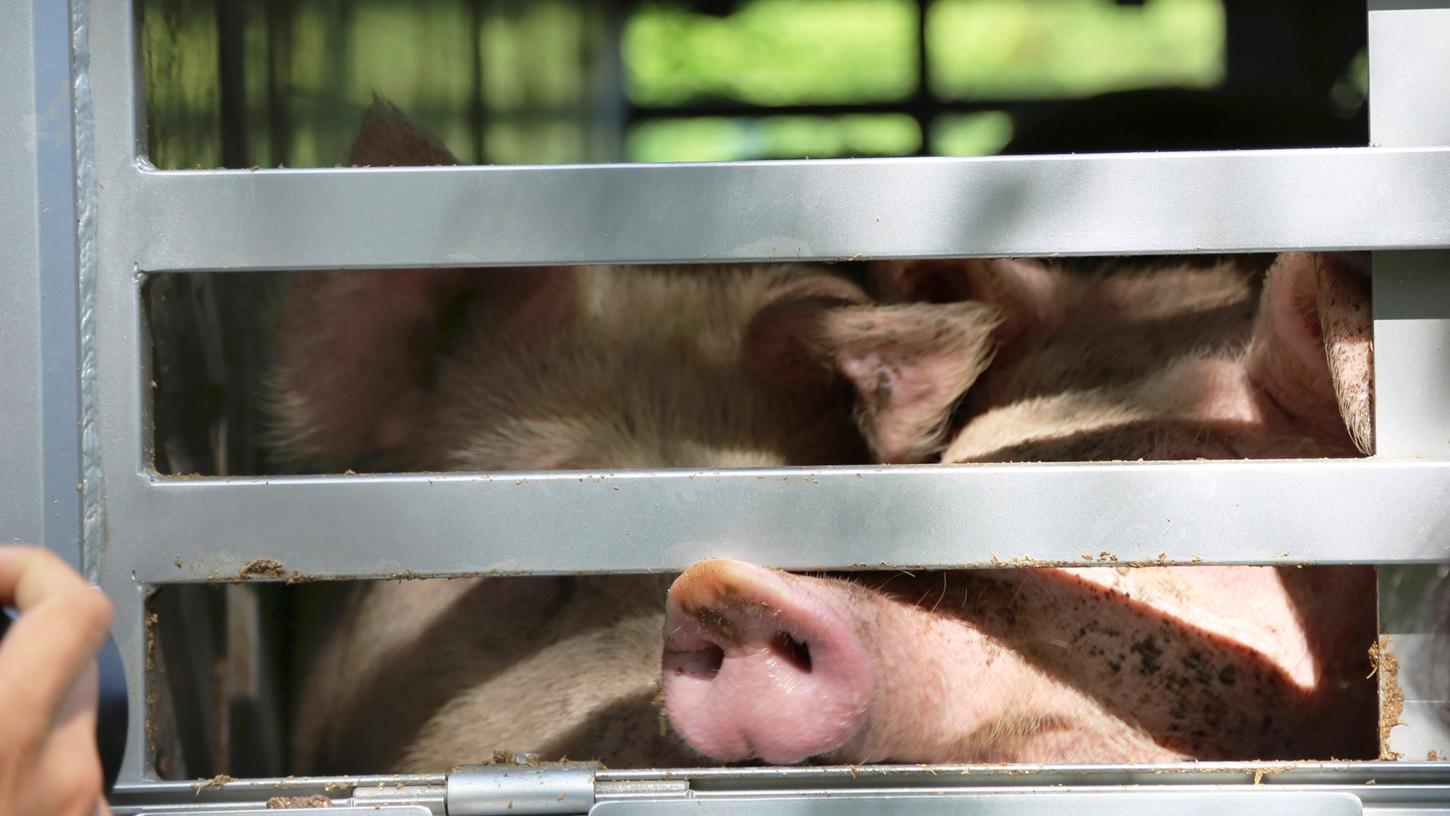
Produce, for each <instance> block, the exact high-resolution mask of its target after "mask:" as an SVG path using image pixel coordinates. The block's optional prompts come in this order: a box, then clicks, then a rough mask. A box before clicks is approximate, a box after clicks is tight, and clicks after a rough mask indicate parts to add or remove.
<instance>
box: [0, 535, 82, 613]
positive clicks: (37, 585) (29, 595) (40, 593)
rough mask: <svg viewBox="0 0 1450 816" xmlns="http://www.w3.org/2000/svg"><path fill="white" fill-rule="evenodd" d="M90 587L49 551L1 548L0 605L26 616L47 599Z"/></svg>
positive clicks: (34, 548)
mask: <svg viewBox="0 0 1450 816" xmlns="http://www.w3.org/2000/svg"><path fill="white" fill-rule="evenodd" d="M89 586H90V584H88V583H86V580H85V579H84V578H82V577H81V576H80V575H78V574H77V573H76V572H75V570H72V569H71V568H70V565H69V564H67V563H66V562H65V561H62V560H61V558H60V556H58V555H56V554H55V553H53V552H51V551H50V550H47V549H44V548H42V547H31V546H12V545H7V546H0V604H5V605H14V606H16V607H18V608H19V609H20V611H21V612H24V611H26V610H27V609H29V608H31V607H32V606H34V605H36V604H37V603H40V602H41V601H42V600H43V599H45V598H48V597H51V596H53V595H57V594H60V593H62V592H65V591H67V590H74V589H84V588H86V587H89Z"/></svg>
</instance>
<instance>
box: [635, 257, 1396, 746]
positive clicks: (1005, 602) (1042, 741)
mask: <svg viewBox="0 0 1450 816" xmlns="http://www.w3.org/2000/svg"><path fill="white" fill-rule="evenodd" d="M878 277H879V279H880V288H881V290H882V291H883V292H884V293H885V295H886V296H887V297H889V298H895V299H923V300H929V301H938V302H943V303H950V302H953V301H956V300H962V299H970V300H971V301H973V302H977V303H980V304H986V305H990V306H991V307H993V309H994V313H993V319H994V322H995V329H994V332H993V335H992V337H991V339H990V341H989V342H990V345H991V347H992V350H991V351H990V352H989V353H990V354H991V356H992V359H991V362H990V364H989V365H988V366H986V367H985V368H984V369H983V374H982V375H981V377H980V378H979V379H978V380H976V381H975V382H974V383H972V384H971V385H970V387H969V388H968V389H967V391H966V392H965V393H963V394H961V395H956V396H957V397H958V398H959V399H960V402H959V404H958V405H957V407H956V409H955V411H956V414H957V416H958V417H959V426H958V430H957V431H956V433H955V436H954V438H953V439H952V440H951V442H950V443H949V444H948V445H947V446H946V448H945V450H944V451H942V452H941V454H940V460H941V461H942V462H945V463H970V462H1008V461H1050V462H1060V461H1098V460H1113V459H1191V458H1266V457H1344V456H1354V455H1359V454H1361V453H1367V452H1369V451H1370V450H1371V449H1372V446H1373V426H1372V422H1371V416H1372V402H1373V392H1372V370H1371V366H1372V354H1371V352H1372V347H1371V339H1372V338H1371V323H1370V314H1369V309H1368V304H1369V296H1368V289H1367V280H1366V279H1365V277H1364V276H1363V275H1362V274H1360V273H1358V272H1357V271H1356V270H1355V268H1354V259H1350V260H1348V261H1347V260H1346V259H1345V258H1343V257H1338V256H1333V255H1310V254H1304V253H1289V254H1285V255H1283V256H1281V257H1279V258H1278V259H1277V260H1276V261H1275V262H1274V265H1273V267H1272V268H1271V269H1269V271H1268V274H1267V277H1266V278H1265V279H1264V280H1263V283H1262V286H1260V285H1259V282H1258V280H1257V278H1256V277H1255V276H1252V275H1249V274H1246V273H1245V271H1244V270H1243V269H1241V268H1240V267H1239V266H1236V265H1233V264H1217V265H1211V266H1208V267H1206V268H1205V267H1199V268H1187V267H1185V268H1179V269H1171V268H1170V269H1157V270H1152V272H1151V274H1150V273H1146V272H1134V271H1131V270H1124V269H1121V268H1117V269H1112V270H1110V271H1107V272H1101V271H1100V272H1098V273H1096V274H1082V273H1074V272H1071V271H1068V270H1065V269H1061V268H1053V267H1050V266H1045V265H1041V264H1034V263H1030V262H1022V261H1016V260H1000V261H989V262H982V261H968V262H960V263H937V262H933V263H916V264H911V263H905V264H902V263H897V264H885V265H882V267H881V269H880V270H879V273H878ZM934 365H936V360H934V359H933V357H932V356H930V355H929V356H928V357H926V358H922V359H917V360H913V361H911V362H910V363H909V364H908V365H906V366H902V367H899V368H894V369H892V370H890V371H889V372H886V373H885V374H884V375H880V376H884V377H885V379H883V380H882V381H881V387H880V388H879V389H878V391H877V392H876V393H875V394H874V395H868V400H867V410H878V409H882V408H883V407H891V408H893V409H895V410H901V409H902V406H900V405H892V403H893V402H894V401H898V400H903V399H905V400H912V399H917V398H918V397H917V396H916V392H915V391H914V389H913V385H914V383H915V381H916V380H917V379H918V378H923V377H930V376H931V372H932V370H933V366H934ZM870 397H874V398H875V400H874V401H873V400H872V399H871V398H870ZM918 410H926V407H925V406H921V407H919V408H918ZM863 427H866V428H867V429H868V430H869V426H863ZM873 441H874V443H875V444H874V446H873V447H874V449H875V450H876V451H877V452H878V453H884V454H885V455H887V456H895V457H897V460H898V461H915V460H919V459H920V452H921V451H924V450H927V449H929V448H930V446H931V445H930V442H929V441H928V440H915V439H912V438H910V436H909V435H908V436H906V437H892V438H887V439H881V438H878V439H875V440H873ZM1375 621H1376V606H1375V573H1374V570H1373V568H1359V567H1327V568H1313V569H1299V568H1295V567H1283V568H1267V567H1266V568H1257V567H1145V568H1139V569H1134V570H1126V569H1125V570H1118V569H1113V568H1101V567H1097V568H1056V569H1052V568H1043V569H1033V570H1001V571H984V572H957V573H933V574H917V575H914V576H907V575H905V574H895V575H863V574H855V575H848V576H821V577H809V576H797V575H786V574H782V573H776V572H773V571H771V570H765V569H761V568H759V567H754V566H751V565H748V564H742V563H738V562H732V561H712V562H706V563H703V564H698V565H696V566H694V567H692V568H691V569H690V570H688V571H687V572H686V573H685V574H683V575H682V576H681V577H680V578H678V579H677V580H676V581H675V582H674V584H673V586H672V587H671V590H670V597H669V606H668V613H667V623H666V632H667V636H666V647H665V663H664V674H663V690H664V701H665V708H666V711H667V712H668V716H669V718H670V721H671V723H672V724H673V726H674V728H675V729H676V730H677V731H678V732H679V733H680V734H681V735H682V737H683V738H684V739H685V741H686V742H687V743H688V744H689V745H690V746H691V747H692V748H694V749H695V750H697V751H699V752H701V753H703V754H705V755H706V756H709V757H712V758H715V759H718V760H724V761H738V760H745V759H752V758H755V759H762V760H764V761H767V762H771V763H794V762H799V761H802V760H806V759H815V760H818V761H834V762H848V763H866V762H879V761H896V762H943V761H958V762H965V761H978V762H983V761H993V762H996V761H1017V762H1102V761H1125V762H1126V761H1131V762H1149V761H1170V760H1181V759H1188V758H1195V759H1224V760H1228V759H1238V760H1242V759H1307V758H1319V759H1323V758H1328V757H1331V756H1334V757H1340V758H1368V757H1373V756H1374V755H1375V751H1376V746H1375V736H1374V726H1375V705H1376V697H1375V691H1374V685H1373V681H1372V680H1369V679H1367V678H1369V677H1370V676H1371V675H1372V670H1371V667H1370V665H1369V662H1368V649H1369V647H1370V645H1371V643H1372V642H1373V641H1374V638H1375V631H1376V630H1375Z"/></svg>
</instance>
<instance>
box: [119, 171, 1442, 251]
mask: <svg viewBox="0 0 1450 816" xmlns="http://www.w3.org/2000/svg"><path fill="white" fill-rule="evenodd" d="M115 182H116V183H117V185H118V187H117V188H116V189H115V190H114V193H115V199H114V200H115V201H116V202H117V205H118V206H117V207H116V208H115V209H114V210H113V212H112V219H111V220H110V224H111V227H112V229H113V231H114V233H115V234H116V235H118V237H119V236H121V235H125V236H129V238H128V239H127V240H124V241H119V242H118V243H119V246H117V247H116V249H117V251H119V252H123V253H124V255H123V258H122V260H123V261H124V262H125V263H124V264H123V266H124V268H126V269H127V270H128V271H127V272H125V273H124V274H126V275H127V276H128V277H129V275H130V272H129V269H130V268H132V267H133V265H134V266H136V267H139V268H140V269H142V270H145V271H151V272H155V271H167V270H218V269H225V270H242V269H308V268H338V267H411V266H421V265H454V266H461V265H486V264H548V263H616V262H617V263H623V262H631V261H637V262H680V261H770V260H776V261H779V260H791V259H817V260H830V259H840V258H851V257H909V256H919V257H952V256H994V255H1009V256H1010V255H1052V254H1058V255H1094V254H1113V253H1152V252H1181V251H1189V252H1237V251H1261V250H1272V249H1284V248H1314V249H1422V248H1434V247H1450V149H1445V148H1441V149H1424V150H1377V149H1371V148H1358V149H1356V148H1344V149H1333V150H1318V151H1315V150H1285V151H1242V152H1235V153H1156V154H1119V155H1098V156H1068V157H1051V158H1021V157H991V158H978V159H932V158H919V159H880V160H853V161H783V162H758V163H744V164H726V165H672V166H659V165H609V166H564V167H458V168H409V169H401V168H396V169H389V168H379V169H369V170H351V169H348V170H338V169H324V170H293V171H267V170H262V171H211V172H197V171H183V172H166V173H161V172H152V171H142V170H137V169H136V168H134V167H125V168H122V169H120V171H119V172H118V173H117V174H116V176H115ZM545 213H547V216H546V217H545V216H543V215H542V214H545Z"/></svg>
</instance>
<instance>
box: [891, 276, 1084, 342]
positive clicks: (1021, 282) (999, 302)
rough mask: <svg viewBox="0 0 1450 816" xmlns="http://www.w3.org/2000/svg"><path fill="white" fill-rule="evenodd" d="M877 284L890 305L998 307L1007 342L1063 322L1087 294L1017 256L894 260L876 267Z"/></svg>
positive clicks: (1001, 336) (999, 336) (1000, 332)
mask: <svg viewBox="0 0 1450 816" xmlns="http://www.w3.org/2000/svg"><path fill="white" fill-rule="evenodd" d="M872 282H873V284H874V286H875V288H876V290H877V293H878V296H879V297H880V298H881V299H882V300H883V301H886V302H888V303H908V302H921V301H924V302H927V303H950V302H953V301H963V300H974V301H977V302H979V303H987V304H990V305H992V306H995V307H997V310H998V312H999V313H1000V315H1001V323H1000V326H999V329H998V333H997V339H998V341H999V342H1002V343H1006V342H1010V341H1011V340H1013V339H1015V338H1017V337H1020V336H1022V335H1023V334H1026V333H1027V332H1030V331H1045V330H1049V329H1051V328H1052V327H1054V326H1056V325H1057V324H1059V323H1061V321H1062V319H1063V318H1064V317H1065V316H1066V315H1067V312H1068V310H1069V309H1071V308H1072V306H1073V304H1074V303H1075V302H1076V301H1077V299H1078V295H1079V292H1080V290H1081V286H1080V284H1079V282H1078V281H1077V279H1075V278H1074V277H1072V276H1071V275H1069V274H1067V273H1065V272H1063V271H1061V270H1057V269H1052V268H1050V267H1047V266H1044V265H1042V264H1040V263H1036V262H1033V261H1027V260H1018V259H1015V258H995V259H985V260H984V259H966V260H957V261H888V262H883V263H879V264H876V265H875V266H873V268H872Z"/></svg>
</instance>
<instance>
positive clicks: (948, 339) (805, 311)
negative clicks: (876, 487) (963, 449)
mask: <svg viewBox="0 0 1450 816" xmlns="http://www.w3.org/2000/svg"><path fill="white" fill-rule="evenodd" d="M864 299H865V298H864V295H861V294H860V293H859V292H857V293H856V295H855V296H851V295H849V294H848V293H844V292H836V293H814V294H811V295H809V296H805V297H795V298H783V299H781V300H778V301H777V302H775V303H773V304H771V305H770V306H768V307H767V308H765V309H763V310H762V311H761V313H760V314H759V315H758V316H757V317H756V319H755V320H754V321H753V322H752V324H751V326H750V329H749V331H748V332H747V335H746V342H745V349H746V354H747V357H748V358H749V359H751V360H752V361H753V362H754V364H755V365H756V366H757V367H758V369H759V370H761V371H762V372H763V373H764V374H765V375H766V376H767V377H768V378H769V379H771V380H774V381H775V382H778V383H781V384H784V385H787V386H789V387H791V388H795V389H801V388H807V389H810V390H814V391H822V390H825V389H827V388H829V387H830V386H831V385H832V384H837V383H840V382H841V381H842V380H844V381H845V382H847V383H849V384H850V385H851V386H852V387H853V388H854V390H855V392H856V394H857V398H858V409H857V412H856V417H857V423H858V425H859V426H860V428H861V431H862V433H863V434H864V436H865V437H866V441H867V442H868V444H869V445H870V446H871V450H872V453H873V455H874V456H875V457H876V459H877V460H878V461H881V462H888V463H907V462H921V461H925V460H926V459H927V458H929V457H930V456H931V455H932V454H933V453H935V452H937V451H939V450H941V448H942V447H943V446H944V444H945V441H946V440H945V439H944V437H945V434H946V431H947V425H948V423H949V421H950V419H951V414H952V409H953V407H954V406H955V405H956V404H957V402H958V401H959V400H960V399H961V397H962V396H963V395H964V394H965V393H966V391H967V389H969V388H970V387H971V386H972V383H974V382H975V381H976V379H977V377H978V376H980V375H981V373H982V371H983V370H985V369H986V367H987V364H988V363H989V362H990V360H991V357H992V354H993V352H994V350H995V346H994V344H993V341H992V333H993V329H995V328H996V326H997V324H998V322H999V319H1000V316H999V314H998V312H997V310H996V309H995V307H992V306H989V305H986V304H982V303H944V304H927V303H913V304H899V305H890V306H873V305H868V304H865V303H864V302H863V301H864Z"/></svg>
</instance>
